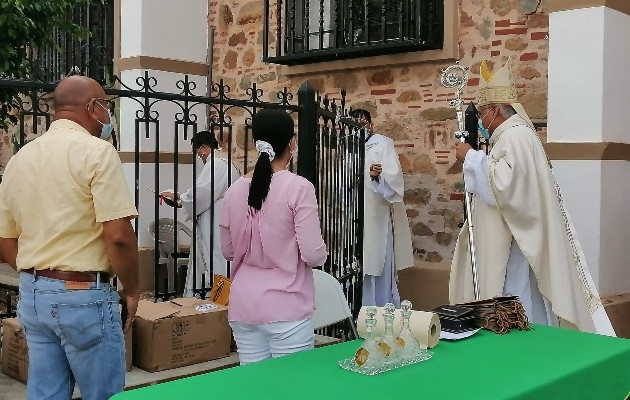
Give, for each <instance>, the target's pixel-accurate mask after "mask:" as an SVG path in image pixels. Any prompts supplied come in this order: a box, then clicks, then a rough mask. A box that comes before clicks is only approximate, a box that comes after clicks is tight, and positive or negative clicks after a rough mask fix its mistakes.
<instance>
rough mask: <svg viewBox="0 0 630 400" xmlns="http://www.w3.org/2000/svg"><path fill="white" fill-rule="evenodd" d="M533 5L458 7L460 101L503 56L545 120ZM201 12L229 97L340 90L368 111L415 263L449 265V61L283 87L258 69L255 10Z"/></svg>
mask: <svg viewBox="0 0 630 400" xmlns="http://www.w3.org/2000/svg"><path fill="white" fill-rule="evenodd" d="M446 1H451V0H446ZM455 1H456V0H455ZM540 3H541V2H540V1H539V0H459V24H460V27H459V55H460V60H461V63H462V64H463V65H467V66H470V67H471V73H470V81H469V85H468V88H467V89H466V91H465V93H464V97H465V99H466V100H467V101H470V100H474V98H475V95H476V92H475V91H476V87H477V86H478V85H479V64H480V62H481V61H482V60H483V59H484V58H492V59H494V60H495V61H496V62H497V64H498V65H499V64H502V63H503V62H504V61H505V59H506V58H507V57H508V56H511V57H512V58H513V60H514V64H513V65H514V73H515V75H516V85H517V88H518V90H519V96H520V99H521V102H522V103H523V105H524V107H525V109H526V110H527V111H528V113H529V114H530V116H531V117H532V119H534V120H545V119H546V113H547V53H548V51H547V48H548V47H547V46H548V40H547V39H548V15H547V14H546V13H545V10H544V7H543V6H542V5H541V4H540ZM209 4H210V8H209V9H210V24H211V26H213V27H215V43H214V60H213V61H214V64H213V78H214V80H215V81H216V80H217V79H219V78H223V79H225V81H226V83H227V84H228V85H229V86H230V87H231V89H232V94H233V95H235V96H238V95H239V93H240V94H241V95H242V92H243V91H244V90H246V89H247V88H248V87H250V85H251V83H253V82H255V83H257V84H258V86H259V87H260V88H261V89H263V91H264V92H265V93H266V94H267V95H268V96H270V97H269V99H274V98H275V97H274V96H275V93H276V91H278V90H280V89H281V88H282V87H284V86H287V87H288V88H289V90H290V91H291V92H293V93H294V94H297V89H298V87H299V85H300V84H301V83H302V82H303V81H305V80H309V81H310V82H311V84H312V85H313V86H314V87H315V88H317V89H319V90H320V91H321V92H323V93H326V94H329V95H330V96H332V97H335V96H338V93H339V90H340V89H341V88H345V89H346V90H347V93H348V101H349V104H350V105H351V106H352V107H355V108H356V107H361V108H366V109H368V110H369V111H370V112H371V113H372V115H373V119H374V123H375V128H376V131H377V132H379V133H383V134H386V135H388V136H390V137H392V138H393V139H395V140H396V141H397V143H398V144H399V145H400V146H399V147H398V148H399V153H400V161H401V164H402V167H403V170H404V172H405V183H406V194H405V202H406V204H407V213H408V215H409V218H410V223H411V228H412V231H413V235H414V237H413V242H414V252H415V254H416V256H417V258H418V259H419V260H424V261H428V262H441V261H444V262H448V261H450V259H451V257H452V251H453V247H454V245H455V240H456V237H457V233H458V231H459V229H458V227H457V225H458V223H459V222H461V220H462V203H461V201H460V199H461V190H462V186H463V185H462V182H461V181H462V178H461V165H460V164H458V163H456V162H455V157H454V152H453V145H454V140H453V139H452V132H453V130H454V128H455V125H456V122H455V120H454V112H453V111H452V109H450V108H449V105H448V100H450V99H451V98H452V96H453V93H452V91H449V90H446V89H444V88H442V87H441V85H440V82H439V78H440V72H441V70H442V68H444V67H445V66H447V65H449V64H451V63H452V60H451V61H445V62H425V63H418V64H412V65H404V66H403V65H401V66H393V67H388V68H376V69H355V70H352V71H337V72H326V73H319V74H318V73H313V74H307V75H300V76H296V77H288V76H285V75H283V73H282V71H283V69H282V68H281V67H279V66H277V65H270V64H265V63H263V62H262V61H261V59H262V4H263V3H262V1H261V0H219V1H211V2H210V3H209ZM447 29H448V28H447Z"/></svg>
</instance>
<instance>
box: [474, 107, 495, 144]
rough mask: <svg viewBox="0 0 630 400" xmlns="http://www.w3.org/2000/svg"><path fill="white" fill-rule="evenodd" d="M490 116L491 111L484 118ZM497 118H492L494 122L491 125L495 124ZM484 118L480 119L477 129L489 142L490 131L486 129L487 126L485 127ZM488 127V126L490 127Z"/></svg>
mask: <svg viewBox="0 0 630 400" xmlns="http://www.w3.org/2000/svg"><path fill="white" fill-rule="evenodd" d="M488 114H490V111H488V112H487V113H486V114H484V115H483V116H484V117H485V116H486V115H488ZM496 117H497V116H496V115H495V116H494V118H492V121H490V125H492V123H493V122H494V119H495V118H496ZM482 119H483V118H482V117H479V122H478V126H477V129H478V130H479V134H480V135H481V136H483V138H484V139H486V140H488V139H490V131H489V130H488V128H486V127H485V126H483V121H482ZM490 125H488V126H490Z"/></svg>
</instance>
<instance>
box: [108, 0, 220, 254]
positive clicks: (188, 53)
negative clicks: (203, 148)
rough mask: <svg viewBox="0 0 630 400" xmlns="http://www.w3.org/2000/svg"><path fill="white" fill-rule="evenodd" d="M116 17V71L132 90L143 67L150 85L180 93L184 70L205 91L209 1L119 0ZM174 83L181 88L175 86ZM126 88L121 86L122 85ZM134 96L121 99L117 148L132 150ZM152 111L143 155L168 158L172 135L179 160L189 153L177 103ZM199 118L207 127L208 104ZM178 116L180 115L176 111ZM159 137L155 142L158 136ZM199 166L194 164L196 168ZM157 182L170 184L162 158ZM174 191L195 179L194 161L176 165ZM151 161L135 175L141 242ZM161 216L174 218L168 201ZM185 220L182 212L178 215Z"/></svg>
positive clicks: (150, 211) (129, 168)
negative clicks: (155, 121) (152, 120)
mask: <svg viewBox="0 0 630 400" xmlns="http://www.w3.org/2000/svg"><path fill="white" fill-rule="evenodd" d="M118 4H119V7H120V12H119V14H118V15H119V16H120V20H119V21H118V26H119V29H120V31H119V32H120V58H119V59H117V60H116V66H117V70H118V74H119V76H120V78H121V81H122V82H123V84H124V85H127V86H128V87H129V88H131V89H134V90H141V88H140V87H139V86H138V82H137V79H138V78H139V77H143V76H144V75H145V73H146V72H148V74H149V76H150V77H151V78H152V85H153V84H155V85H154V86H153V87H152V90H154V91H156V92H166V93H175V94H179V93H181V92H182V87H181V83H182V81H183V79H184V75H186V74H187V75H188V76H189V80H190V81H191V82H192V84H193V85H194V89H192V92H193V94H194V95H199V96H203V95H205V94H206V93H207V82H206V79H207V74H208V65H207V64H208V62H207V60H206V57H207V53H208V1H207V0H185V1H173V0H119V2H118ZM178 84H179V85H180V87H178ZM121 89H124V88H121ZM136 100H138V101H143V100H142V99H141V98H137V99H135V100H134V99H122V100H121V102H120V117H119V119H120V121H119V124H120V131H121V132H120V151H121V153H127V154H129V153H133V152H134V151H135V143H136V141H135V140H136V118H137V116H138V114H139V112H141V111H140V110H142V107H141V106H140V104H139V103H138V101H136ZM151 111H153V112H157V113H158V114H153V115H151V116H152V117H156V116H157V117H158V121H159V135H157V134H156V127H155V125H154V124H151V126H150V129H149V132H148V135H149V137H148V138H147V137H146V136H147V132H146V129H145V125H144V124H140V129H139V144H140V152H141V153H145V155H149V154H153V152H154V151H155V149H156V146H157V147H158V150H159V151H160V152H161V153H164V154H165V157H166V156H170V157H172V155H173V153H174V151H175V137H176V134H177V138H178V139H177V146H178V151H177V152H178V154H179V157H180V159H181V158H182V156H184V155H186V156H187V157H190V154H191V147H190V138H191V134H192V130H190V131H189V133H188V135H187V137H186V139H184V134H183V131H182V129H181V128H180V129H177V128H176V123H175V121H176V119H177V118H178V115H177V114H178V113H181V112H182V110H181V108H180V107H178V106H177V104H175V103H173V102H169V101H161V102H158V103H156V104H155V105H153V106H152V107H151ZM192 113H194V114H195V115H196V117H197V120H198V125H197V130H204V129H206V128H207V127H206V109H205V107H204V106H196V107H195V108H193V110H192ZM180 118H181V115H180ZM158 136H159V141H157V142H156V137H158ZM124 169H125V174H126V176H127V179H128V182H129V185H130V188H131V190H134V186H135V178H136V177H135V171H134V163H126V164H124ZM200 170H201V166H200V165H198V166H197V172H199V171H200ZM159 174H160V182H159V187H158V189H169V188H173V186H174V184H173V182H174V178H173V164H172V163H161V164H160V166H159ZM178 175H179V176H178V188H177V189H178V190H179V191H184V190H186V189H188V188H189V187H190V186H191V185H192V182H193V176H192V164H190V163H188V164H185V163H184V164H179V172H178ZM154 177H155V165H154V164H153V163H152V162H151V163H143V164H140V176H139V188H140V190H139V192H140V198H139V207H138V208H139V210H138V211H139V213H140V220H139V226H138V236H139V245H140V246H141V247H152V246H153V242H152V241H151V240H150V239H149V236H148V230H147V229H148V225H149V223H150V222H151V221H153V219H154V218H155V214H154V201H153V199H154V197H153V196H154V194H153V193H151V192H149V190H147V189H149V188H150V189H153V188H154V186H155V182H154ZM159 210H160V216H161V217H172V210H171V209H170V208H168V207H166V206H162V207H160V208H159ZM179 220H180V221H183V220H184V219H183V214H179Z"/></svg>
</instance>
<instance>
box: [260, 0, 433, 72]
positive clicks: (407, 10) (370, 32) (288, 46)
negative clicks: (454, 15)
mask: <svg viewBox="0 0 630 400" xmlns="http://www.w3.org/2000/svg"><path fill="white" fill-rule="evenodd" d="M264 10H265V16H264V19H265V21H264V22H265V26H264V32H263V34H264V36H265V38H264V43H265V44H264V48H263V59H264V61H266V62H272V63H278V64H286V65H295V64H308V63H314V62H322V61H330V60H335V59H348V58H358V57H368V56H374V55H381V54H392V53H401V52H410V51H422V50H435V49H441V48H442V44H443V37H444V0H265V8H264Z"/></svg>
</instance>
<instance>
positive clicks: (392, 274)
mask: <svg viewBox="0 0 630 400" xmlns="http://www.w3.org/2000/svg"><path fill="white" fill-rule="evenodd" d="M350 116H351V117H352V118H354V119H355V120H356V121H357V122H359V123H360V124H362V125H363V126H364V127H365V129H366V137H365V139H366V142H365V177H364V228H363V303H362V304H363V305H364V306H384V305H385V303H394V305H396V307H400V295H399V294H398V274H397V272H398V271H400V270H402V269H404V268H408V267H411V266H413V264H414V262H413V247H412V244H411V230H410V229H409V220H408V218H407V212H406V210H405V204H404V203H403V196H404V192H405V185H404V180H403V173H402V168H401V167H400V160H399V158H398V154H397V153H396V150H395V148H394V142H393V140H392V139H390V138H388V137H387V136H383V135H379V134H373V132H372V119H371V116H370V113H369V112H368V111H366V110H362V109H356V110H352V111H351V113H350Z"/></svg>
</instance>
